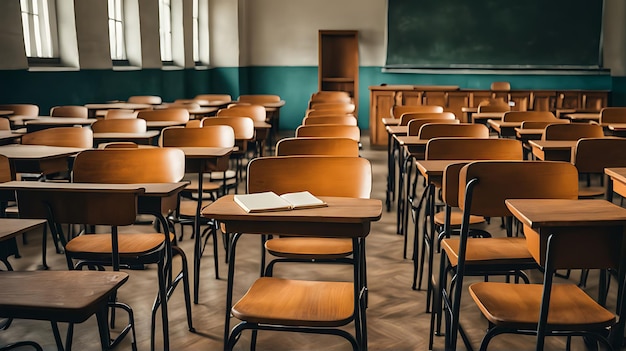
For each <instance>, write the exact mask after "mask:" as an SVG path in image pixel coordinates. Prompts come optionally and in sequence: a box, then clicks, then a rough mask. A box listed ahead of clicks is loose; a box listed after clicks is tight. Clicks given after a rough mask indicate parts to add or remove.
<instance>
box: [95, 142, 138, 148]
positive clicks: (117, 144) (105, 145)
mask: <svg viewBox="0 0 626 351" xmlns="http://www.w3.org/2000/svg"><path fill="white" fill-rule="evenodd" d="M138 148H139V144H137V143H134V142H132V141H112V142H110V143H101V144H98V149H138Z"/></svg>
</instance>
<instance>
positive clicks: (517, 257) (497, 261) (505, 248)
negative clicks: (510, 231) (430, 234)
mask: <svg viewBox="0 0 626 351" xmlns="http://www.w3.org/2000/svg"><path fill="white" fill-rule="evenodd" d="M441 247H442V248H443V250H444V251H445V252H446V255H447V256H448V259H449V260H450V264H451V265H452V266H456V265H457V262H458V257H459V255H458V252H459V239H444V240H442V241H441ZM520 261H523V262H520ZM526 261H527V263H528V264H531V265H533V264H535V261H534V259H533V257H532V256H531V254H530V252H528V248H527V244H526V239H525V238H478V239H473V238H469V239H468V240H467V251H466V255H465V264H466V265H468V266H470V265H490V266H493V265H507V264H515V265H518V264H520V263H526Z"/></svg>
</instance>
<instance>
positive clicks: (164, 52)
mask: <svg viewBox="0 0 626 351" xmlns="http://www.w3.org/2000/svg"><path fill="white" fill-rule="evenodd" d="M159 34H160V38H161V61H164V62H171V61H172V3H171V0H159Z"/></svg>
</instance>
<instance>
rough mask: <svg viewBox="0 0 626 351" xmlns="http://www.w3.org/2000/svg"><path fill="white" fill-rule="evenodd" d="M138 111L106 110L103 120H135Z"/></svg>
mask: <svg viewBox="0 0 626 351" xmlns="http://www.w3.org/2000/svg"><path fill="white" fill-rule="evenodd" d="M138 113H139V112H138V111H133V110H127V109H112V110H107V111H106V113H105V114H104V119H128V118H137V114H138Z"/></svg>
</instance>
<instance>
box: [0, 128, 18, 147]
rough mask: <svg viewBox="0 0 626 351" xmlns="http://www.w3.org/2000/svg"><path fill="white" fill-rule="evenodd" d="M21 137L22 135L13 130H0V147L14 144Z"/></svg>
mask: <svg viewBox="0 0 626 351" xmlns="http://www.w3.org/2000/svg"><path fill="white" fill-rule="evenodd" d="M21 137H22V134H21V133H16V132H15V131H11V130H0V145H6V144H12V143H13V142H14V141H15V140H16V139H19V138H21Z"/></svg>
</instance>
